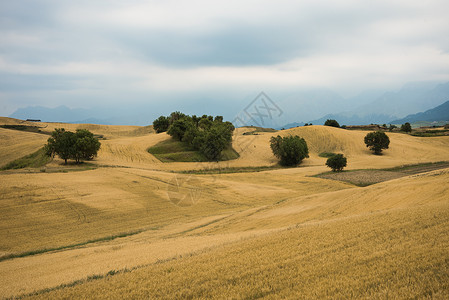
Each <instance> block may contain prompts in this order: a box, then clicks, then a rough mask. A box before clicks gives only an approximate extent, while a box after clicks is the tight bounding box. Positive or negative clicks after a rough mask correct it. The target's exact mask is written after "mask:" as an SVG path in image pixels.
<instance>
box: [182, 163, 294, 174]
mask: <svg viewBox="0 0 449 300" xmlns="http://www.w3.org/2000/svg"><path fill="white" fill-rule="evenodd" d="M284 168H285V167H281V166H279V165H275V166H260V167H232V168H210V169H208V168H205V169H200V170H186V171H179V172H177V173H181V174H228V173H253V172H262V171H268V170H277V169H284Z"/></svg>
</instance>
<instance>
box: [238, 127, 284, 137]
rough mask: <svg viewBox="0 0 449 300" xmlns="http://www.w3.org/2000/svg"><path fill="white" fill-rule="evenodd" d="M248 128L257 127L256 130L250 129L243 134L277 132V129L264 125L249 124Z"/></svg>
mask: <svg viewBox="0 0 449 300" xmlns="http://www.w3.org/2000/svg"><path fill="white" fill-rule="evenodd" d="M246 128H251V129H255V130H254V131H249V132H245V133H243V135H257V134H258V133H259V132H277V130H276V129H273V128H264V127H257V126H248V127H246Z"/></svg>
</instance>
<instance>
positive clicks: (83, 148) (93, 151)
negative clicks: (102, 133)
mask: <svg viewBox="0 0 449 300" xmlns="http://www.w3.org/2000/svg"><path fill="white" fill-rule="evenodd" d="M75 139H76V142H75V152H74V156H73V158H74V159H75V160H76V162H77V163H79V162H80V161H81V160H91V159H93V158H94V157H95V156H97V152H98V150H100V145H101V144H100V142H99V141H98V139H97V138H95V137H94V135H93V133H92V132H90V131H89V130H87V129H77V130H76V133H75Z"/></svg>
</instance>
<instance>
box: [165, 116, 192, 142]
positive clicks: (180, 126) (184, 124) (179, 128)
mask: <svg viewBox="0 0 449 300" xmlns="http://www.w3.org/2000/svg"><path fill="white" fill-rule="evenodd" d="M191 123H192V122H191V121H190V120H189V119H187V118H186V117H184V118H182V119H178V120H176V121H174V122H173V124H171V125H170V127H169V128H168V131H167V133H168V134H169V135H171V136H172V137H173V138H175V139H177V140H179V141H182V138H183V137H184V134H185V133H186V131H187V129H188V128H189V127H190V126H192V125H193V124H191Z"/></svg>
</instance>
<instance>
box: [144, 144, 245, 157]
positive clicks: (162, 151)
mask: <svg viewBox="0 0 449 300" xmlns="http://www.w3.org/2000/svg"><path fill="white" fill-rule="evenodd" d="M148 152H149V153H151V154H153V155H154V156H155V157H156V158H157V159H159V160H160V161H162V162H206V161H208V160H207V158H206V157H205V156H204V155H203V154H202V153H200V152H199V151H196V150H195V149H193V148H192V147H191V146H189V145H187V144H185V143H182V142H180V141H177V140H174V139H167V140H164V141H161V142H159V143H157V144H156V145H154V146H151V147H150V148H148ZM238 157H239V154H238V153H237V152H236V151H235V150H234V149H233V148H232V147H227V148H226V149H224V150H223V152H222V158H221V160H223V161H225V160H232V159H236V158H238Z"/></svg>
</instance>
